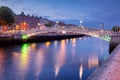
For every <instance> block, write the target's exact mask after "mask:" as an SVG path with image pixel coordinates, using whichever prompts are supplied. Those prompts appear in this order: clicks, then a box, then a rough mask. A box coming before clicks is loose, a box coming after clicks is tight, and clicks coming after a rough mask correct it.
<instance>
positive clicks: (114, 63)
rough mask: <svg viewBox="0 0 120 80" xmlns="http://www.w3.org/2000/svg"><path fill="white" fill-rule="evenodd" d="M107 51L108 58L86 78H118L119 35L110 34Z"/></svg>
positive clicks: (108, 79)
mask: <svg viewBox="0 0 120 80" xmlns="http://www.w3.org/2000/svg"><path fill="white" fill-rule="evenodd" d="M109 51H110V53H111V54H110V56H109V57H108V59H107V60H106V61H104V62H103V63H102V64H101V65H100V66H98V67H97V69H96V70H95V71H94V72H93V73H92V74H91V76H89V78H88V79H87V80H120V36H112V38H111V41H110V47H109Z"/></svg>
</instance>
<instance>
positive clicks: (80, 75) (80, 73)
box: [79, 65, 83, 80]
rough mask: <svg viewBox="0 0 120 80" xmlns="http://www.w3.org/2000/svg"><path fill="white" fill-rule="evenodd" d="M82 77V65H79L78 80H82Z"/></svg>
mask: <svg viewBox="0 0 120 80" xmlns="http://www.w3.org/2000/svg"><path fill="white" fill-rule="evenodd" d="M82 75H83V65H80V69H79V77H80V80H82Z"/></svg>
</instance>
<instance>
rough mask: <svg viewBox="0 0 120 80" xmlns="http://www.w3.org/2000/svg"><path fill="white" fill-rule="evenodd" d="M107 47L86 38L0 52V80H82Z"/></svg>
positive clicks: (94, 66) (32, 45) (106, 44)
mask: <svg viewBox="0 0 120 80" xmlns="http://www.w3.org/2000/svg"><path fill="white" fill-rule="evenodd" d="M108 44H109V43H107V42H105V41H102V40H99V39H96V38H91V37H90V38H72V39H66V40H60V41H52V42H50V41H48V42H44V43H38V44H37V43H31V44H28V43H26V44H22V45H18V46H13V47H10V48H0V80H13V79H14V80H86V79H87V77H88V76H89V75H90V74H91V72H93V70H94V69H95V68H96V67H97V66H98V65H99V64H101V62H102V61H103V60H104V59H105V58H106V57H108V56H109V53H108V46H109V45H108Z"/></svg>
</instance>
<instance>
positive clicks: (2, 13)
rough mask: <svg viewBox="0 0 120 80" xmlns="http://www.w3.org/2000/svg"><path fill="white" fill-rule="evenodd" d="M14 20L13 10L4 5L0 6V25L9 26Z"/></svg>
mask: <svg viewBox="0 0 120 80" xmlns="http://www.w3.org/2000/svg"><path fill="white" fill-rule="evenodd" d="M14 22H15V19H14V12H13V11H12V10H11V9H10V8H9V7H6V6H1V7H0V26H7V25H9V26H11V25H12V24H13V23H14Z"/></svg>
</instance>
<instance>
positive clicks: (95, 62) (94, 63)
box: [88, 54, 99, 68]
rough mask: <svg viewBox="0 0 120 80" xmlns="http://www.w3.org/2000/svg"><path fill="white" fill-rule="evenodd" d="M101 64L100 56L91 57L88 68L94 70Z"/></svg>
mask: <svg viewBox="0 0 120 80" xmlns="http://www.w3.org/2000/svg"><path fill="white" fill-rule="evenodd" d="M98 64H99V60H98V56H97V55H95V54H94V55H91V56H90V57H89V59H88V67H89V68H94V67H97V66H98Z"/></svg>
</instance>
